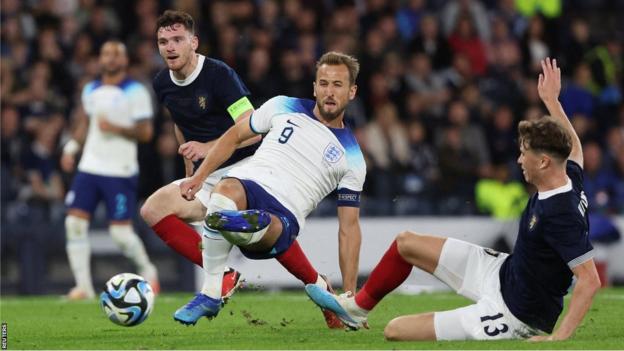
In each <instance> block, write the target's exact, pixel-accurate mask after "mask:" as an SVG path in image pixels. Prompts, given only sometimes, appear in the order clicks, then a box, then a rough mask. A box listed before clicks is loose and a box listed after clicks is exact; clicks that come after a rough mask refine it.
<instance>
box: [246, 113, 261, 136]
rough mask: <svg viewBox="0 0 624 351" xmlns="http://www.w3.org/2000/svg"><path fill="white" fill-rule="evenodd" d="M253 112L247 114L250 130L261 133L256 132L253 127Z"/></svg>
mask: <svg viewBox="0 0 624 351" xmlns="http://www.w3.org/2000/svg"><path fill="white" fill-rule="evenodd" d="M253 116H254V113H253V112H252V113H251V115H250V116H249V128H251V131H252V132H254V133H256V134H262V133H258V131H256V130H255V129H254V127H253V124H252V123H251V119H252V118H253Z"/></svg>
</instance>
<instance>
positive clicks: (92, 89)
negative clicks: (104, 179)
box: [78, 79, 154, 177]
mask: <svg viewBox="0 0 624 351" xmlns="http://www.w3.org/2000/svg"><path fill="white" fill-rule="evenodd" d="M82 105H83V107H84V110H85V112H86V113H87V114H88V115H89V131H88V134H87V139H86V142H85V145H84V149H83V151H82V158H81V159H80V163H79V164H78V170H80V171H82V172H87V173H91V174H96V175H102V176H110V177H130V176H133V175H136V174H137V173H138V172H139V164H138V161H137V142H136V140H130V139H128V138H125V137H122V136H121V135H118V134H113V133H106V132H103V131H101V130H100V127H99V125H98V119H99V118H105V119H107V120H108V121H110V122H111V123H113V124H116V125H119V126H122V127H132V126H134V124H135V123H136V122H137V121H139V120H143V119H147V118H152V116H153V114H154V113H153V106H152V99H151V97H150V94H149V92H148V91H147V89H146V88H145V87H144V86H143V85H142V84H141V83H139V82H137V81H135V80H132V79H126V80H124V81H122V82H121V83H120V84H119V85H103V84H102V82H101V81H100V80H94V81H92V82H89V83H87V84H86V85H85V87H84V89H83V90H82Z"/></svg>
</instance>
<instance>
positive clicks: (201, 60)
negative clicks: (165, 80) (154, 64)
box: [169, 54, 206, 87]
mask: <svg viewBox="0 0 624 351" xmlns="http://www.w3.org/2000/svg"><path fill="white" fill-rule="evenodd" d="M205 58H206V57H205V56H204V55H202V54H197V66H195V69H194V70H193V73H191V74H190V75H189V76H188V77H186V78H184V79H177V78H176V77H174V76H173V71H171V70H169V77H171V80H172V81H173V84H175V85H177V86H181V87H184V86H187V85H189V84H191V83H193V81H195V79H196V78H197V76H199V72H201V70H202V67H204V59H205Z"/></svg>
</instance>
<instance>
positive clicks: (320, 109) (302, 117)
mask: <svg viewBox="0 0 624 351" xmlns="http://www.w3.org/2000/svg"><path fill="white" fill-rule="evenodd" d="M358 71H359V64H358V62H357V60H356V59H354V58H353V57H351V56H348V55H344V54H340V53H335V52H330V53H327V54H325V55H323V56H322V57H321V58H320V59H319V61H318V63H317V71H316V80H315V82H314V95H315V96H316V102H315V101H312V100H307V99H297V98H289V97H285V96H278V97H275V98H273V99H271V100H269V101H267V102H266V103H265V104H264V105H262V106H261V107H260V108H259V109H258V110H256V111H255V112H254V113H253V114H252V116H251V117H249V118H246V119H245V120H244V121H242V122H241V123H238V124H236V125H235V126H234V127H232V128H230V129H229V130H228V131H227V132H226V133H225V134H224V135H223V136H222V137H220V138H219V139H218V140H217V143H216V144H215V146H214V148H213V150H212V151H211V152H210V153H209V154H208V155H207V156H206V158H205V159H204V161H203V163H202V165H201V166H200V167H199V169H198V170H197V171H196V173H195V174H194V175H193V177H191V178H190V179H188V180H186V181H184V182H183V183H182V184H181V185H180V191H181V195H182V196H183V197H184V198H186V199H187V200H191V199H193V198H194V196H195V194H196V193H197V191H198V190H199V189H200V188H201V187H202V184H203V182H204V179H205V178H206V177H207V176H208V175H209V174H210V173H211V172H213V171H214V170H215V169H217V167H219V165H220V164H221V163H222V162H224V161H225V160H227V158H228V157H229V156H230V155H231V154H232V152H234V150H236V148H237V147H238V145H240V144H241V143H243V142H244V141H245V140H248V139H249V138H252V137H254V136H255V135H258V134H265V137H264V139H263V141H262V144H261V145H260V147H259V148H258V150H257V151H256V153H255V154H254V155H253V156H252V157H251V159H250V160H249V161H248V162H246V163H245V164H242V165H240V166H236V167H234V168H233V169H231V170H230V171H229V172H228V173H227V178H224V179H223V180H221V181H220V182H219V183H218V184H217V186H216V187H215V188H214V190H213V192H212V195H211V197H210V202H209V207H208V212H209V214H208V216H207V219H206V223H207V224H208V227H209V229H210V230H208V229H207V230H206V231H205V232H204V236H205V237H207V238H208V239H209V240H210V245H207V246H206V247H204V248H203V250H204V270H206V271H207V272H208V274H207V275H206V280H205V281H204V285H203V288H202V290H201V292H200V293H198V294H197V295H196V297H195V298H194V299H193V300H192V301H191V302H189V303H188V304H187V305H186V306H184V307H182V308H180V309H179V310H178V311H176V313H175V314H174V318H175V319H176V320H178V321H179V322H181V323H184V324H195V323H196V321H197V320H198V319H199V318H201V317H202V316H206V317H214V316H216V315H217V313H218V312H219V309H220V307H221V304H220V300H219V296H220V295H219V291H218V288H219V287H220V286H221V281H220V277H219V276H218V275H216V274H214V273H217V272H219V271H220V270H222V269H223V266H224V265H225V262H226V260H227V257H228V254H229V252H230V250H231V248H232V245H237V246H239V247H240V248H241V252H243V254H245V255H246V256H247V257H249V258H254V259H265V258H271V257H275V256H276V255H279V254H280V253H282V252H284V251H286V250H288V248H289V247H290V246H291V244H292V243H293V242H294V240H295V239H296V237H297V235H298V234H299V232H300V230H301V229H302V228H303V226H304V224H305V218H306V217H307V215H308V214H309V213H310V212H311V211H312V210H313V209H314V208H315V207H316V205H317V204H318V203H319V202H320V201H321V200H322V199H323V198H324V197H325V196H327V195H328V194H329V193H331V192H332V191H334V190H337V194H338V206H339V207H338V219H339V256H340V269H341V272H342V278H343V288H344V289H345V290H347V291H355V288H356V278H357V269H358V260H359V251H360V242H361V231H360V226H359V200H360V192H361V191H362V185H363V183H364V178H365V175H366V165H365V163H364V157H363V155H362V152H361V150H360V148H359V145H358V144H357V141H356V140H355V137H354V136H353V134H352V133H351V131H350V130H349V129H348V128H345V125H344V122H343V119H344V110H345V108H346V106H347V104H348V103H349V101H351V100H352V99H353V98H354V97H355V94H356V91H357V86H356V85H355V79H356V77H357V74H358ZM247 209H251V210H247ZM245 210H246V211H245ZM211 273H212V274H211ZM321 288H323V289H325V287H323V286H322V287H321Z"/></svg>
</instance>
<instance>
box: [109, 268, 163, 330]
mask: <svg viewBox="0 0 624 351" xmlns="http://www.w3.org/2000/svg"><path fill="white" fill-rule="evenodd" d="M100 306H102V310H103V311H104V313H105V314H106V316H107V317H108V319H110V320H111V321H112V322H113V323H115V324H118V325H122V326H124V327H133V326H135V325H139V324H141V323H143V321H145V319H147V317H148V316H149V315H150V313H151V312H152V309H153V308H154V291H153V290H152V287H151V286H150V285H149V283H148V282H147V281H146V280H145V279H143V277H141V276H139V275H136V274H133V273H121V274H117V275H116V276H114V277H112V278H110V279H109V280H108V281H107V282H106V285H105V286H104V291H103V292H102V293H101V294H100Z"/></svg>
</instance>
